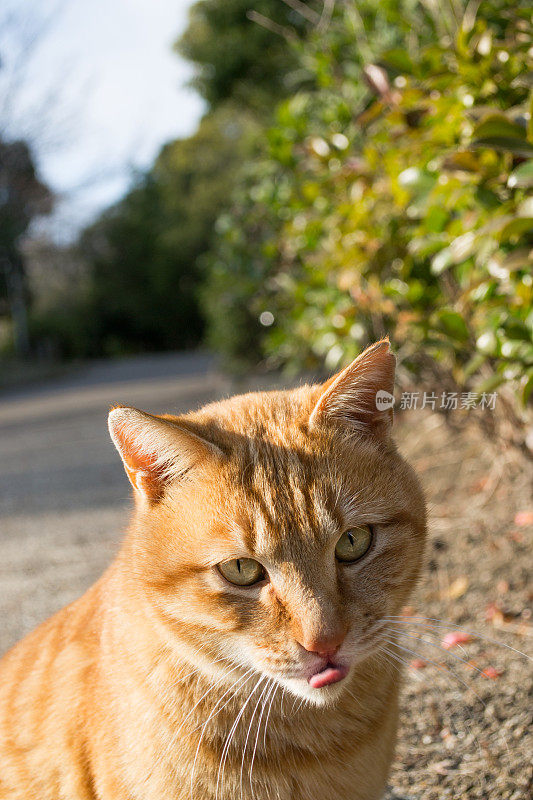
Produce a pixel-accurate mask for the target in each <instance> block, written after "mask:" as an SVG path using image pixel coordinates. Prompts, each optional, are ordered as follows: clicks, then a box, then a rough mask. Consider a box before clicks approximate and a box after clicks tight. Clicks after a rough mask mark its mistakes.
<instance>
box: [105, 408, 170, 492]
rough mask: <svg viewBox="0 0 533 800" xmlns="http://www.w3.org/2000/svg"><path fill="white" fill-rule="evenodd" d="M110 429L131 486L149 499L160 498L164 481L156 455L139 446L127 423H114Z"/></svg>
mask: <svg viewBox="0 0 533 800" xmlns="http://www.w3.org/2000/svg"><path fill="white" fill-rule="evenodd" d="M111 427H112V431H113V438H114V441H115V444H116V446H117V448H118V450H119V452H120V455H121V458H122V461H123V463H124V469H125V471H126V475H127V476H128V479H129V481H130V483H131V485H132V486H133V487H134V488H135V489H137V490H138V491H139V492H141V493H142V494H145V495H146V496H147V497H150V498H151V499H157V498H158V497H160V496H161V491H162V488H163V483H164V481H163V469H162V468H161V467H159V466H158V463H157V461H158V459H157V455H156V454H155V453H154V452H150V451H149V450H145V449H143V448H142V447H141V446H140V445H139V442H138V441H137V440H136V437H135V435H134V434H133V433H132V431H131V430H128V429H129V428H130V425H129V424H128V423H126V422H122V423H121V422H119V421H114V422H113V423H112V425H111Z"/></svg>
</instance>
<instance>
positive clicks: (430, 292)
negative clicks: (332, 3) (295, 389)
mask: <svg viewBox="0 0 533 800" xmlns="http://www.w3.org/2000/svg"><path fill="white" fill-rule="evenodd" d="M432 8H433V5H432V4H430V3H429V2H428V3H425V4H424V3H402V4H396V5H395V6H394V7H393V5H392V4H391V5H390V6H389V4H385V6H384V7H381V16H380V15H379V14H376V16H375V17H374V18H370V21H369V17H368V15H364V16H363V15H361V16H359V15H358V14H357V13H356V11H355V6H354V5H353V4H351V3H350V4H345V5H341V6H339V10H338V11H337V13H336V15H335V16H334V18H333V20H332V21H331V23H330V25H329V27H328V29H327V31H326V32H325V33H324V32H323V31H320V32H317V33H316V34H315V35H311V36H310V37H309V38H308V40H307V42H306V43H305V45H297V48H298V54H299V59H300V64H301V70H302V76H303V77H302V89H301V90H300V91H298V92H297V93H296V94H295V95H294V96H293V97H292V98H291V99H290V100H287V101H284V102H283V103H281V104H280V106H279V107H278V112H277V118H276V124H275V125H274V127H272V128H271V130H270V131H269V133H268V148H267V150H266V153H265V157H264V158H263V159H262V160H261V161H259V162H256V163H255V164H254V165H253V166H252V167H251V168H250V169H249V170H248V175H247V177H246V179H245V180H244V181H242V182H241V185H240V186H239V187H238V189H237V191H236V192H235V195H234V202H233V205H232V207H231V209H230V211H229V212H228V213H226V214H225V215H224V216H223V217H222V218H221V219H219V221H218V239H217V242H216V246H215V253H214V255H213V256H212V257H211V267H210V280H209V284H208V287H207V289H206V290H205V292H204V298H205V303H204V306H205V308H206V310H207V313H208V317H209V331H210V332H209V337H210V341H211V342H212V343H215V344H217V345H218V346H219V348H220V349H222V350H223V352H224V353H225V354H226V356H227V358H228V360H233V361H235V360H237V361H238V362H239V363H243V359H244V360H245V359H246V357H247V354H251V356H252V358H253V357H254V355H255V354H256V353H257V352H260V353H261V355H262V357H263V358H264V359H266V362H267V364H271V365H275V366H277V365H285V366H289V367H293V368H301V367H302V366H316V365H318V364H323V363H325V364H326V366H327V367H328V368H329V369H334V368H337V367H338V366H340V365H342V364H343V363H345V362H346V361H348V360H349V359H351V358H352V357H353V356H354V355H355V354H356V353H357V352H359V350H360V349H361V347H362V346H363V345H365V344H366V343H367V342H369V341H371V340H374V339H376V338H377V337H379V336H381V335H383V334H384V333H389V334H390V335H391V337H392V338H393V340H394V342H395V346H396V348H397V349H398V351H399V354H400V357H401V359H402V360H403V363H404V364H405V365H406V366H408V367H410V368H411V369H413V370H415V371H416V370H420V369H423V368H424V365H426V364H427V363H428V362H431V363H434V364H437V365H438V367H439V369H441V370H442V372H443V374H446V375H448V376H449V377H450V380H453V382H454V383H455V384H456V385H458V386H461V387H465V388H472V389H474V390H477V391H484V390H488V389H489V388H494V387H496V386H497V385H498V384H500V383H502V382H505V381H512V382H514V383H515V384H516V387H517V389H518V390H519V392H520V394H521V396H522V398H523V399H524V400H525V399H526V398H527V396H528V395H529V393H530V392H531V388H532V386H533V345H532V328H533V312H532V302H531V300H532V292H533V289H532V284H533V279H532V273H533V270H532V263H533V196H532V194H531V188H532V187H533V124H532V121H531V110H532V93H531V72H530V69H531V61H532V54H533V49H532V48H533V38H532V30H531V19H530V18H531V9H530V4H529V3H527V2H523V1H522V0H521V1H520V2H517V3H514V4H513V5H512V6H510V5H509V4H508V3H507V2H504V0H493V1H492V2H483V3H481V5H480V6H479V8H478V9H477V13H475V11H474V5H473V4H469V5H468V6H467V7H466V10H465V8H464V7H463V6H462V4H461V3H458V2H454V3H452V2H450V4H449V5H446V4H440V5H439V9H440V10H439V13H438V14H432V13H431V9H432ZM415 31H417V32H418V33H415ZM232 319H235V320H236V324H235V325H234V326H231V324H229V321H231V320H232ZM260 321H262V322H263V324H260Z"/></svg>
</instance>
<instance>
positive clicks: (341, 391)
mask: <svg viewBox="0 0 533 800" xmlns="http://www.w3.org/2000/svg"><path fill="white" fill-rule="evenodd" d="M395 367H396V359H395V357H394V355H393V354H392V352H391V349H390V344H389V340H388V339H382V340H381V341H380V342H376V343H375V344H373V345H371V346H370V347H367V348H366V350H364V351H363V352H362V353H361V354H360V355H359V356H357V358H356V359H355V361H352V363H351V364H350V365H349V366H347V367H346V368H345V369H343V370H342V372H339V373H337V375H334V376H333V377H332V378H330V379H329V381H327V382H326V383H325V384H324V385H323V386H322V387H321V391H320V395H319V398H318V401H317V403H316V405H315V407H314V409H313V411H312V413H311V416H310V418H309V425H310V427H311V428H312V427H314V426H315V425H318V424H321V423H322V424H323V423H328V422H331V423H336V424H339V423H340V424H342V425H344V426H345V427H350V428H353V429H355V430H357V431H360V432H361V433H367V434H370V435H373V436H375V437H377V438H380V439H384V438H386V437H387V436H388V435H389V433H390V429H391V427H392V418H393V402H394V400H393V391H394V373H395Z"/></svg>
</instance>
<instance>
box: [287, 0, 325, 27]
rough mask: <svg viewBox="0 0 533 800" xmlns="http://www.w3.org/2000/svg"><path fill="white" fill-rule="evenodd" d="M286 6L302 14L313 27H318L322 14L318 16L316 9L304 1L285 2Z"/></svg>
mask: <svg viewBox="0 0 533 800" xmlns="http://www.w3.org/2000/svg"><path fill="white" fill-rule="evenodd" d="M283 2H284V3H285V5H287V6H289V7H290V8H292V9H293V11H296V12H297V13H298V14H300V15H301V16H302V17H305V19H306V20H308V21H309V22H312V23H313V25H318V23H319V22H320V14H318V13H317V12H316V11H315V10H314V8H310V7H309V6H308V5H306V4H305V3H302V0H283Z"/></svg>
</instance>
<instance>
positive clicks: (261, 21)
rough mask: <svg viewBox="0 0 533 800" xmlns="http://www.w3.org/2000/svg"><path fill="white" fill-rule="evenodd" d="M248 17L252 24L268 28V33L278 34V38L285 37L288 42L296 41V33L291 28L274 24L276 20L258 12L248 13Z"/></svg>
mask: <svg viewBox="0 0 533 800" xmlns="http://www.w3.org/2000/svg"><path fill="white" fill-rule="evenodd" d="M246 16H247V17H248V19H249V20H251V21H252V22H256V23H257V24H258V25H261V27H262V28H266V29H267V31H271V32H272V33H277V34H278V36H283V38H284V39H287V41H294V39H296V35H295V33H294V32H293V31H292V30H291V29H290V28H285V27H284V26H283V25H278V23H277V22H274V20H272V19H269V18H268V17H264V16H263V14H260V13H259V12H258V11H253V10H252V11H247V12H246Z"/></svg>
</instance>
